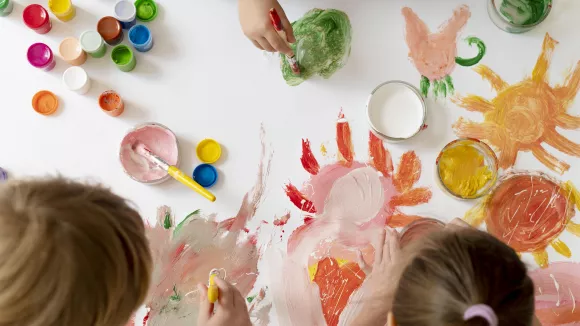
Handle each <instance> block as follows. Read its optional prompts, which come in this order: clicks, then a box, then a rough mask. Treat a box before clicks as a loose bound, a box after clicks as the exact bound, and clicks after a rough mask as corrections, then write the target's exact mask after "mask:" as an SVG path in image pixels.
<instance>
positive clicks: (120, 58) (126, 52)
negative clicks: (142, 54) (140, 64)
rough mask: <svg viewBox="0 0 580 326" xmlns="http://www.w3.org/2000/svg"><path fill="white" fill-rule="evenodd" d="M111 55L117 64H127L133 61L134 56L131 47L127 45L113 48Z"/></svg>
mask: <svg viewBox="0 0 580 326" xmlns="http://www.w3.org/2000/svg"><path fill="white" fill-rule="evenodd" d="M111 57H112V58H113V61H114V62H115V63H116V64H118V65H126V64H128V63H129V62H131V59H132V58H133V53H132V52H131V49H129V48H128V47H126V46H118V47H115V48H114V49H113V52H112V53H111Z"/></svg>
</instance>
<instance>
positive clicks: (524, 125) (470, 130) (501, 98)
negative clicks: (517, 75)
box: [453, 34, 580, 173]
mask: <svg viewBox="0 0 580 326" xmlns="http://www.w3.org/2000/svg"><path fill="white" fill-rule="evenodd" d="M557 43H558V42H557V41H555V40H554V39H552V38H551V37H550V35H549V34H546V36H545V38H544V43H543V46H542V52H541V54H540V56H539V58H538V60H537V62H536V66H535V67H534V70H533V73H532V76H531V77H528V78H526V79H524V80H523V81H521V82H519V83H517V84H514V85H507V84H506V83H505V82H504V81H503V80H502V79H501V78H500V77H499V76H498V75H497V74H496V73H495V72H493V71H492V70H491V69H490V68H488V67H485V66H479V67H478V68H476V72H477V73H479V74H480V75H481V76H482V77H483V78H484V79H486V80H488V81H489V82H490V84H491V85H492V87H493V88H494V89H495V90H496V91H497V92H498V93H497V96H496V98H494V99H493V100H491V101H486V100H483V99H482V98H481V97H479V96H475V95H468V96H465V97H457V98H456V99H454V103H456V104H457V105H459V106H462V107H464V108H466V109H467V110H469V111H478V112H482V113H483V115H484V122H483V123H475V122H471V121H467V120H465V119H463V118H460V119H459V120H458V121H457V122H456V123H455V124H453V129H454V130H455V133H456V134H457V135H458V136H460V137H472V138H477V139H483V140H486V141H487V142H488V143H489V144H490V145H492V146H493V147H494V148H495V149H496V151H497V152H499V155H498V159H499V166H500V167H501V168H504V169H506V168H509V167H511V166H513V165H514V164H515V162H516V159H517V155H518V152H520V151H532V152H533V154H534V156H535V157H536V158H537V159H538V160H539V161H540V162H542V163H543V164H544V165H545V166H546V167H548V168H550V169H552V170H554V171H556V172H558V173H564V172H565V171H567V170H568V169H569V168H570V166H569V165H568V164H567V163H565V162H562V161H560V160H558V159H556V158H555V157H554V156H552V155H551V154H549V153H548V152H546V151H545V150H544V148H543V147H542V146H541V144H542V143H547V144H549V145H551V146H552V147H554V148H555V149H557V150H559V151H561V152H563V153H566V154H569V155H573V156H578V157H580V145H579V144H577V143H574V142H572V141H570V140H568V139H567V138H565V137H564V136H562V135H560V134H559V133H558V132H557V131H556V127H557V126H559V127H563V128H567V129H577V128H579V127H580V118H579V117H574V116H571V115H568V114H567V110H568V107H569V106H570V104H571V103H572V100H573V99H574V97H576V94H577V92H578V90H579V88H580V67H579V66H577V67H576V69H575V70H574V71H573V72H571V74H570V75H569V76H568V77H567V78H566V82H565V85H564V86H561V87H557V88H555V89H554V88H552V87H551V86H550V85H549V84H548V81H547V79H548V68H549V66H550V61H551V57H552V53H553V51H554V49H555V46H556V44H557ZM488 103H489V104H491V107H490V106H489V104H488Z"/></svg>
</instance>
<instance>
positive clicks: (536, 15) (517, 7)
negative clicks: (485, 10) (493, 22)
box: [499, 0, 552, 26]
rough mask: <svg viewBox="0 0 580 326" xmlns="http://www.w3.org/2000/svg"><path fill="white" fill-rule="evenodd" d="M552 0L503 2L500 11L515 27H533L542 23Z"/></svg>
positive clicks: (504, 0)
mask: <svg viewBox="0 0 580 326" xmlns="http://www.w3.org/2000/svg"><path fill="white" fill-rule="evenodd" d="M551 5H552V0H503V1H502V2H501V5H500V8H499V11H500V12H501V14H502V15H503V16H504V17H505V18H506V19H507V20H508V21H509V22H510V23H512V24H514V25H520V26H523V25H532V24H535V23H537V22H540V21H542V20H543V19H544V18H545V16H546V12H547V11H548V9H549V8H550V7H551Z"/></svg>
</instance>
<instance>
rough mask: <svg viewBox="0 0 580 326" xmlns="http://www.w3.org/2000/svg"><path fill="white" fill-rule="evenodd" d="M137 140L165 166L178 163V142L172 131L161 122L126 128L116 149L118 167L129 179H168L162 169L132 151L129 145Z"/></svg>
mask: <svg viewBox="0 0 580 326" xmlns="http://www.w3.org/2000/svg"><path fill="white" fill-rule="evenodd" d="M138 142H139V143H142V144H144V145H145V146H146V147H147V148H149V149H150V150H151V152H153V153H155V154H156V155H157V156H159V157H160V158H162V159H163V160H164V161H165V162H167V163H168V164H169V165H173V166H178V165H179V143H178V141H177V137H176V136H175V134H174V133H173V132H172V131H171V130H170V129H169V128H167V127H165V126H164V125H162V124H159V123H154V122H148V123H143V124H140V125H137V126H136V127H135V128H133V129H131V130H129V132H128V133H127V134H126V135H125V137H123V140H122V141H121V148H120V149H119V160H120V161H121V166H122V167H123V171H124V172H125V174H126V175H128V176H129V177H130V178H131V179H133V180H135V181H137V182H141V183H145V184H158V183H161V182H164V181H166V180H168V179H170V178H171V176H170V175H169V174H168V173H167V172H166V171H164V170H162V169H161V168H159V167H158V166H157V165H155V164H153V163H152V162H150V161H149V160H147V159H146V158H145V157H143V156H141V155H139V154H137V153H136V152H135V151H134V150H133V146H134V145H135V144H136V143H138Z"/></svg>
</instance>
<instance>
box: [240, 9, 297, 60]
mask: <svg viewBox="0 0 580 326" xmlns="http://www.w3.org/2000/svg"><path fill="white" fill-rule="evenodd" d="M272 8H275V9H276V11H277V12H278V15H279V16H280V19H281V20H282V25H283V26H284V31H285V32H286V36H287V38H288V39H287V40H284V39H283V38H282V37H281V36H280V35H279V34H278V32H276V30H275V29H274V26H272V23H271V22H270V9H272ZM238 10H239V15H240V24H241V25H242V31H243V32H244V34H245V35H246V36H247V37H248V38H249V39H250V41H252V43H254V45H255V46H256V47H257V48H258V49H261V50H266V51H269V52H281V53H284V54H287V55H289V56H293V55H294V53H293V52H292V49H290V46H288V43H287V42H286V41H288V42H290V43H294V42H296V39H295V38H294V33H293V32H292V25H291V24H290V22H289V21H288V18H286V14H285V13H284V10H283V9H282V7H281V6H280V4H279V3H278V1H277V0H238Z"/></svg>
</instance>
